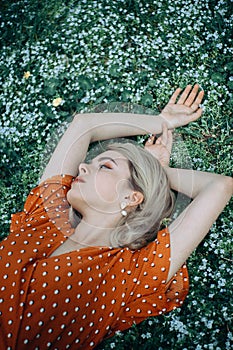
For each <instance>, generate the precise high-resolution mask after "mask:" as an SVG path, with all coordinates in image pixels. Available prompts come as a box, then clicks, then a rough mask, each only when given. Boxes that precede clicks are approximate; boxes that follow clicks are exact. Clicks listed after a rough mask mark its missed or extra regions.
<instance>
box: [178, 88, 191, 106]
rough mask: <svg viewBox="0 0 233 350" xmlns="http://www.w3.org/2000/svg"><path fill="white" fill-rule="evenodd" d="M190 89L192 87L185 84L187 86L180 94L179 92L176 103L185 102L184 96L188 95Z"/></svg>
mask: <svg viewBox="0 0 233 350" xmlns="http://www.w3.org/2000/svg"><path fill="white" fill-rule="evenodd" d="M191 89H192V85H187V86H186V88H185V89H184V91H183V92H182V94H181V96H180V98H179V100H178V101H177V104H179V105H182V104H183V103H184V102H185V100H186V98H187V97H188V95H189V93H190V91H191Z"/></svg>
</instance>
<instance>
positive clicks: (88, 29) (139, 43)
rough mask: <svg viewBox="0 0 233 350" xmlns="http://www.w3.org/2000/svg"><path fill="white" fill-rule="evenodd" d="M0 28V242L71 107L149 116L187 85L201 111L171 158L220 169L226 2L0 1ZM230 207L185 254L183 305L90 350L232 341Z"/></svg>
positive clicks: (227, 47)
mask: <svg viewBox="0 0 233 350" xmlns="http://www.w3.org/2000/svg"><path fill="white" fill-rule="evenodd" d="M0 28H1V31H0V37H1V41H0V45H1V60H0V72H1V74H0V111H1V114H0V156H1V179H0V181H1V183H0V188H1V206H0V216H1V237H2V238H3V237H4V236H6V235H7V234H8V232H9V223H10V214H11V213H14V212H16V211H20V210H22V207H23V203H24V200H25V198H26V196H27V194H28V192H29V190H30V189H31V188H32V187H33V186H35V185H36V183H37V181H38V179H39V177H40V175H41V172H42V171H43V168H44V167H45V165H46V160H47V159H48V157H49V155H50V154H51V152H52V149H53V147H54V145H55V143H56V141H57V139H58V137H59V135H61V134H62V132H63V131H64V129H65V127H66V126H67V125H68V123H69V122H70V120H71V118H72V115H73V114H74V112H83V113H84V112H87V111H90V110H93V109H95V110H96V109H97V106H98V109H99V110H111V111H113V110H118V108H119V110H122V109H127V110H134V111H135V112H140V111H142V110H143V111H145V112H146V113H148V114H151V113H153V112H154V113H156V112H157V111H159V110H161V108H162V107H163V106H164V104H165V103H166V102H167V101H168V98H169V96H170V95H171V93H172V92H173V91H174V89H175V88H176V87H178V86H180V87H182V88H183V87H184V86H185V85H186V84H188V83H191V84H194V83H196V82H197V83H199V84H200V86H201V87H202V88H203V89H204V90H205V100H204V103H203V105H204V109H205V110H204V114H203V116H202V118H201V119H200V120H198V121H197V122H195V123H192V124H191V125H189V126H186V127H183V128H181V129H180V130H178V132H179V137H180V138H181V139H182V147H183V148H184V154H183V153H182V154H181V153H178V158H179V159H177V153H174V156H173V158H174V159H173V161H174V162H175V163H176V164H179V162H181V163H182V161H183V160H184V163H185V160H187V158H188V166H189V167H190V166H191V167H192V168H193V169H198V170H203V171H211V172H212V171H213V172H217V173H220V174H225V175H231V173H232V163H233V162H232V141H233V137H232V121H233V119H232V108H233V99H232V90H233V60H232V57H233V46H232V29H233V2H232V0H200V1H197V0H186V1H185V0H174V1H169V0H165V1H163V0H161V1H159V0H147V1H145V0H98V1H92V0H66V1H61V0H50V1H49V0H24V1H23V0H15V1H7V0H2V1H1V3H0ZM115 102H118V103H117V104H116V103H115ZM99 105H100V106H99ZM141 141H142V138H141V137H138V142H141ZM180 152H181V151H180ZM175 158H176V159H175ZM185 164H186V163H185ZM232 211H233V210H232V202H231V205H230V204H229V205H228V206H227V207H226V209H225V210H224V212H223V213H222V214H221V216H220V217H219V218H218V220H217V222H216V223H215V224H214V225H213V227H212V229H211V231H210V233H209V235H208V236H207V238H206V239H205V241H204V242H203V243H202V244H201V245H200V246H199V247H198V249H197V250H196V251H195V252H194V253H193V254H192V256H191V257H190V259H189V261H188V267H189V272H190V284H191V285H190V293H189V296H188V298H187V300H186V302H185V305H184V307H183V308H182V309H179V310H176V311H174V312H172V313H170V314H168V315H165V316H160V317H158V318H150V319H148V320H146V321H144V322H143V323H142V324H140V325H139V326H134V327H132V328H131V329H130V330H128V331H127V332H125V333H124V334H123V333H119V334H117V335H115V336H114V337H113V338H110V339H108V340H106V341H105V342H104V343H103V344H101V346H99V350H107V349H117V350H118V349H119V350H120V349H125V350H129V349H130V350H136V349H140V350H154V349H155V350H167V349H169V350H181V349H182V350H194V349H195V350H202V349H208V350H228V349H229V350H230V349H231V348H232V342H233V334H232V315H233V306H232V305H233V304H232V297H233V288H232V277H233V270H232V261H233V258H232V243H233V242H232V221H233V220H232Z"/></svg>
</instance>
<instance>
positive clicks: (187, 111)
mask: <svg viewBox="0 0 233 350" xmlns="http://www.w3.org/2000/svg"><path fill="white" fill-rule="evenodd" d="M198 90H199V85H198V84H195V85H194V87H192V85H187V86H186V88H185V89H184V91H183V92H182V93H181V89H180V88H178V89H176V91H175V92H174V93H173V95H172V97H171V98H170V100H169V102H168V104H167V105H166V106H165V107H164V109H163V110H162V112H161V113H160V115H161V117H162V118H163V119H164V121H165V122H166V124H167V126H168V128H169V129H174V128H177V127H179V126H183V125H186V124H189V123H190V122H193V121H195V120H197V119H198V118H200V116H201V114H202V112H203V109H202V108H201V107H200V103H201V102H202V99H203V96H204V91H203V90H202V91H200V92H198ZM177 98H178V101H177V102H176V100H177Z"/></svg>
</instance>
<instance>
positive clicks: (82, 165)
mask: <svg viewBox="0 0 233 350" xmlns="http://www.w3.org/2000/svg"><path fill="white" fill-rule="evenodd" d="M78 172H79V174H86V173H87V172H88V164H86V163H80V164H79V167H78Z"/></svg>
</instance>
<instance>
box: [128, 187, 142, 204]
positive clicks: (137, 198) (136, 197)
mask: <svg viewBox="0 0 233 350" xmlns="http://www.w3.org/2000/svg"><path fill="white" fill-rule="evenodd" d="M143 200H144V196H143V194H142V192H139V191H133V192H132V193H131V194H130V196H129V202H128V204H127V207H134V206H137V205H139V204H141V203H142V202H143Z"/></svg>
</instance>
